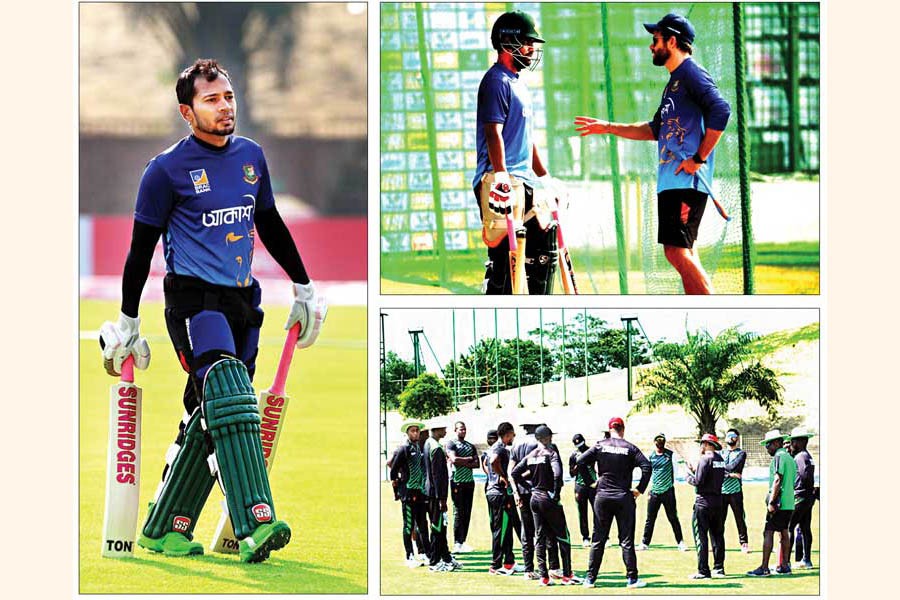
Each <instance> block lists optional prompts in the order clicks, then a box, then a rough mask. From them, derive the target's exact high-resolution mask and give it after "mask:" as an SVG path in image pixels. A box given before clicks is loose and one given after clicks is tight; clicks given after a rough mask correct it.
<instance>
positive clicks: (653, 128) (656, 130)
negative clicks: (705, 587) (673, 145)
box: [647, 107, 662, 139]
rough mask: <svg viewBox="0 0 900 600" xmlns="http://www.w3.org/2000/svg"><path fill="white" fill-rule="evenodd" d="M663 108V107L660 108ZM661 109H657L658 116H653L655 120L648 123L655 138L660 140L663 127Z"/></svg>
mask: <svg viewBox="0 0 900 600" xmlns="http://www.w3.org/2000/svg"><path fill="white" fill-rule="evenodd" d="M660 108H661V107H660ZM660 108H657V109H656V114H654V115H653V118H652V119H650V121H649V122H648V123H647V125H649V126H650V130H651V131H653V137H655V138H656V139H659V128H660V127H662V115H661V114H660Z"/></svg>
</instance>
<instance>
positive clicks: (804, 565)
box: [798, 560, 815, 569]
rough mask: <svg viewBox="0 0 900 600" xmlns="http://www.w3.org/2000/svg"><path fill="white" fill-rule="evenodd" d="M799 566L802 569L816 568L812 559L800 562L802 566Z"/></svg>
mask: <svg viewBox="0 0 900 600" xmlns="http://www.w3.org/2000/svg"><path fill="white" fill-rule="evenodd" d="M798 568H800V569H815V567H814V566H813V564H812V561H811V560H804V561H803V562H801V563H800V566H799V567H798Z"/></svg>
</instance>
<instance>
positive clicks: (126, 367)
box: [121, 354, 134, 383]
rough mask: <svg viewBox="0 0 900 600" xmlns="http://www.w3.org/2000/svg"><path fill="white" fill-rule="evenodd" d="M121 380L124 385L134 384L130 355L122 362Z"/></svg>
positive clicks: (132, 363)
mask: <svg viewBox="0 0 900 600" xmlns="http://www.w3.org/2000/svg"><path fill="white" fill-rule="evenodd" d="M121 378H122V381H124V382H125V383H134V357H133V356H132V355H130V354H129V355H128V356H126V357H125V360H124V361H122V375H121Z"/></svg>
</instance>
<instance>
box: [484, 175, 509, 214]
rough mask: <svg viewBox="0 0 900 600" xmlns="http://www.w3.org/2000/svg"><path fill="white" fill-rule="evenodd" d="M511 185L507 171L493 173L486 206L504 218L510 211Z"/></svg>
mask: <svg viewBox="0 0 900 600" xmlns="http://www.w3.org/2000/svg"><path fill="white" fill-rule="evenodd" d="M511 197H512V186H511V185H510V183H509V173H507V172H506V171H497V172H496V173H494V184H493V185H492V186H491V192H490V194H489V197H488V208H489V209H490V210H491V212H493V213H494V214H496V215H497V216H499V217H503V218H505V217H506V215H508V214H509V213H511V212H512V200H511Z"/></svg>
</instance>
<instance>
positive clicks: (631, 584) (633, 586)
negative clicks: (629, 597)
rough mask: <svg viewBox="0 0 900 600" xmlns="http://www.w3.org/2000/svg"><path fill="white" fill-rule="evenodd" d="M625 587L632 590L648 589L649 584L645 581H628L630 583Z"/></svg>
mask: <svg viewBox="0 0 900 600" xmlns="http://www.w3.org/2000/svg"><path fill="white" fill-rule="evenodd" d="M625 587H627V588H630V589H636V588H642V587H647V582H646V581H644V580H643V579H631V578H629V579H628V583H626V584H625Z"/></svg>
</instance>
